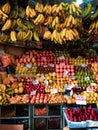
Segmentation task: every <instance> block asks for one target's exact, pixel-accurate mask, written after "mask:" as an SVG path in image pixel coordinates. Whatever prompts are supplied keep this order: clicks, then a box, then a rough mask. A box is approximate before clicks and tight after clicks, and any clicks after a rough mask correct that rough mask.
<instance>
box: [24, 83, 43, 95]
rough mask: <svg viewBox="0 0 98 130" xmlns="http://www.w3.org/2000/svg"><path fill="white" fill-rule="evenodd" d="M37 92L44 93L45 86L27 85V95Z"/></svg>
mask: <svg viewBox="0 0 98 130" xmlns="http://www.w3.org/2000/svg"><path fill="white" fill-rule="evenodd" d="M33 91H36V93H44V91H45V90H44V85H43V84H26V85H25V86H24V92H25V93H32V92H33Z"/></svg>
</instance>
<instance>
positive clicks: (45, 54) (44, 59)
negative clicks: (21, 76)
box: [37, 51, 53, 66]
mask: <svg viewBox="0 0 98 130" xmlns="http://www.w3.org/2000/svg"><path fill="white" fill-rule="evenodd" d="M51 64H53V53H52V51H40V52H38V55H37V65H38V66H43V65H46V66H50V65H51Z"/></svg>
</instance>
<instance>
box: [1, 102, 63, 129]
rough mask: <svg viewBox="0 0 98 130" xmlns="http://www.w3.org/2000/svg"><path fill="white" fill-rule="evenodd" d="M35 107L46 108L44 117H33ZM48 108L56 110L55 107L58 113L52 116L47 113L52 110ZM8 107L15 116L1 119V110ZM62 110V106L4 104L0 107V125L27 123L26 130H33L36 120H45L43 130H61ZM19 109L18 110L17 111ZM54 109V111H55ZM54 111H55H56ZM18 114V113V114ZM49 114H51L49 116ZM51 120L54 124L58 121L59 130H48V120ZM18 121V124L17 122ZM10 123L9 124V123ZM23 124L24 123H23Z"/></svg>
mask: <svg viewBox="0 0 98 130" xmlns="http://www.w3.org/2000/svg"><path fill="white" fill-rule="evenodd" d="M36 106H37V107H38V106H39V107H40V106H45V107H46V115H44V116H43V115H38V116H36V115H34V110H35V108H36ZM50 106H51V107H54V108H55V109H56V107H57V110H58V111H59V112H58V114H57V115H56V113H55V112H54V113H55V114H53V112H49V111H53V109H50ZM8 107H12V108H13V109H14V113H15V115H14V116H10V115H9V116H4V117H2V116H1V114H2V111H3V108H4V109H6V110H7V109H8ZM62 108H63V104H60V103H59V104H48V103H47V104H8V105H7V104H6V105H0V124H4V123H5V124H6V123H8V124H10V123H11V122H12V124H14V123H15V124H19V123H22V124H24V125H25V121H26V122H28V123H27V125H28V129H30V130H32V129H33V130H35V125H34V124H35V123H36V120H46V121H45V122H46V128H45V130H62V129H63V125H62V124H63V114H62ZM19 109H20V110H19ZM55 109H54V111H55ZM57 110H56V111H57ZM17 111H18V112H19V113H20V114H19V113H18V112H17ZM21 113H24V114H25V115H23V114H21ZM49 113H51V114H49ZM51 119H52V120H53V121H54V122H55V119H56V120H57V119H58V121H59V124H60V127H59V129H58V128H56V129H54V128H53V129H50V128H49V121H50V120H51ZM19 120H20V122H19ZM10 121H11V122H10ZM23 122H24V123H23ZM24 130H27V129H24Z"/></svg>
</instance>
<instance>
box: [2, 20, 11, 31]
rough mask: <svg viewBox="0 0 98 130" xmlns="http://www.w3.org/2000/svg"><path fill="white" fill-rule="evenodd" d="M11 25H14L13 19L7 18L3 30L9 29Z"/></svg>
mask: <svg viewBox="0 0 98 130" xmlns="http://www.w3.org/2000/svg"><path fill="white" fill-rule="evenodd" d="M11 25H12V20H11V19H7V20H6V22H5V24H4V25H3V27H2V29H1V30H2V31H6V30H9V29H10V28H11Z"/></svg>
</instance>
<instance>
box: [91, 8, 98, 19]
mask: <svg viewBox="0 0 98 130" xmlns="http://www.w3.org/2000/svg"><path fill="white" fill-rule="evenodd" d="M97 17H98V9H97V10H96V12H95V13H94V14H93V15H91V20H94V19H96V18H97Z"/></svg>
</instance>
